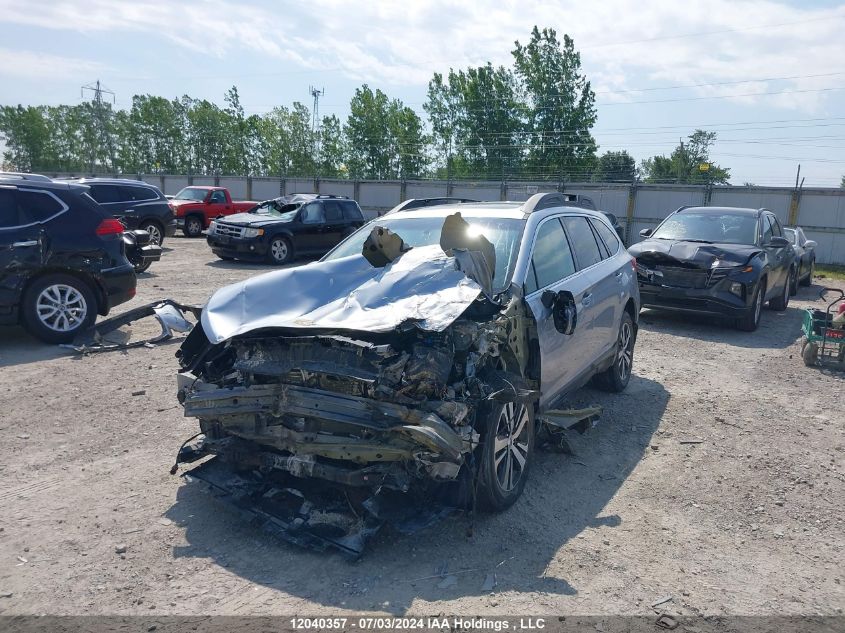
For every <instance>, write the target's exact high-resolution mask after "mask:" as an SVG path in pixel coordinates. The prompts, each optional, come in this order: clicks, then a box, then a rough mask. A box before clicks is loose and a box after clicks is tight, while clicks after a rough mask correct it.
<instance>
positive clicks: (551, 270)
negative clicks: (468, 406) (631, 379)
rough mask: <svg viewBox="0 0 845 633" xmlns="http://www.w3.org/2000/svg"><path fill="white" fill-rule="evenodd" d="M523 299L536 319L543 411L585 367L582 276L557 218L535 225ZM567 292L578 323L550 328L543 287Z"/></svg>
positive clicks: (551, 322)
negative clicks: (565, 331)
mask: <svg viewBox="0 0 845 633" xmlns="http://www.w3.org/2000/svg"><path fill="white" fill-rule="evenodd" d="M524 287H525V294H526V296H525V300H526V302H527V303H528V306H529V307H530V309H531V312H532V313H533V314H534V318H535V319H536V321H537V337H538V339H539V345H540V391H541V395H540V409H541V410H542V409H546V408H548V407H549V405H550V404H552V403H554V401H555V400H556V399H557V398H558V396H559V395H561V394H562V393H563V392H565V391H566V388H567V387H568V386H569V385H570V384H571V383H572V382H573V381H575V379H576V378H577V377H578V376H579V375H580V373H581V372H582V371H583V370H584V368H585V366H588V365H589V348H588V345H587V343H586V335H587V333H588V332H589V328H588V327H587V326H586V324H582V320H584V319H585V318H586V314H585V310H584V308H583V306H582V305H581V302H582V300H583V298H584V295H585V294H586V293H587V290H588V287H589V281H588V277H587V275H585V274H583V273H578V272H576V270H575V261H574V259H573V257H572V252H571V250H570V247H569V243H568V241H567V239H566V234H565V233H564V232H563V227H562V226H561V223H560V220H559V219H558V217H551V218H547V219H546V220H544V221H543V222H542V223H540V225H539V226H538V227H537V231H536V234H535V238H534V243H533V248H532V251H531V259H530V263H529V266H528V272H527V274H526V279H525V286H524ZM561 290H567V291H569V292H571V293H572V295H573V297H574V299H575V303H576V311H577V324H576V326H575V331H574V332H573V333H572V334H569V335H567V334H562V333H561V332H559V331H558V330H557V329H556V328H555V323H554V318H553V315H552V310H551V308H549V307H546V306H545V305H544V304H543V293H544V292H545V291H552V292H558V291H561Z"/></svg>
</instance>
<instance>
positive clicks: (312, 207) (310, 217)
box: [300, 202, 325, 224]
mask: <svg viewBox="0 0 845 633" xmlns="http://www.w3.org/2000/svg"><path fill="white" fill-rule="evenodd" d="M300 221H301V222H302V223H303V224H320V223H321V222H324V221H325V218H324V217H323V205H321V204H319V203H318V202H312V203H310V204H306V205H305V206H304V207H303V209H302V215H301V216H300Z"/></svg>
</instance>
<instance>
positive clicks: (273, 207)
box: [250, 200, 299, 222]
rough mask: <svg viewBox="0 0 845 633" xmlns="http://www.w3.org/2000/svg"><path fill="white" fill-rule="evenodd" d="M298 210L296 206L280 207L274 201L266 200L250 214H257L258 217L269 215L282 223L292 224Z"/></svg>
mask: <svg viewBox="0 0 845 633" xmlns="http://www.w3.org/2000/svg"><path fill="white" fill-rule="evenodd" d="M298 208H299V205H298V204H282V205H280V204H279V203H278V202H276V201H275V200H268V201H267V202H262V203H261V204H259V205H258V206H257V207H255V208H254V209H253V210H252V211H250V213H257V214H258V215H269V216H271V217H274V218H278V219H280V220H282V221H283V222H292V221H293V219H294V218H295V217H296V210H297V209H298Z"/></svg>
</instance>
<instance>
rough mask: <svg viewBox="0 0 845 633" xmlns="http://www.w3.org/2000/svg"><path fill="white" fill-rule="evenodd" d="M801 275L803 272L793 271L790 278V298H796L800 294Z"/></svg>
mask: <svg viewBox="0 0 845 633" xmlns="http://www.w3.org/2000/svg"><path fill="white" fill-rule="evenodd" d="M800 275H801V270H800V269H798V270H797V271H795V270H793V271H792V272H791V274H790V276H789V296H790V297H794V296H795V295H797V294H798V278H799V276H800Z"/></svg>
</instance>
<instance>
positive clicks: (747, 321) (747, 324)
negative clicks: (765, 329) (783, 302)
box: [736, 280, 766, 332]
mask: <svg viewBox="0 0 845 633" xmlns="http://www.w3.org/2000/svg"><path fill="white" fill-rule="evenodd" d="M765 296H766V282H765V280H761V281H760V283H758V284H757V289H756V290H755V291H754V297H753V298H752V300H751V307H750V308H748V310H746V312H745V316H743V317H741V318H740V319H739V320H737V323H736V326H737V328H738V329H740V330H744V331H745V332H753V331H754V330H756V329H757V328H758V327H759V326H760V315H761V314H762V312H763V300H764V298H765Z"/></svg>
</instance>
